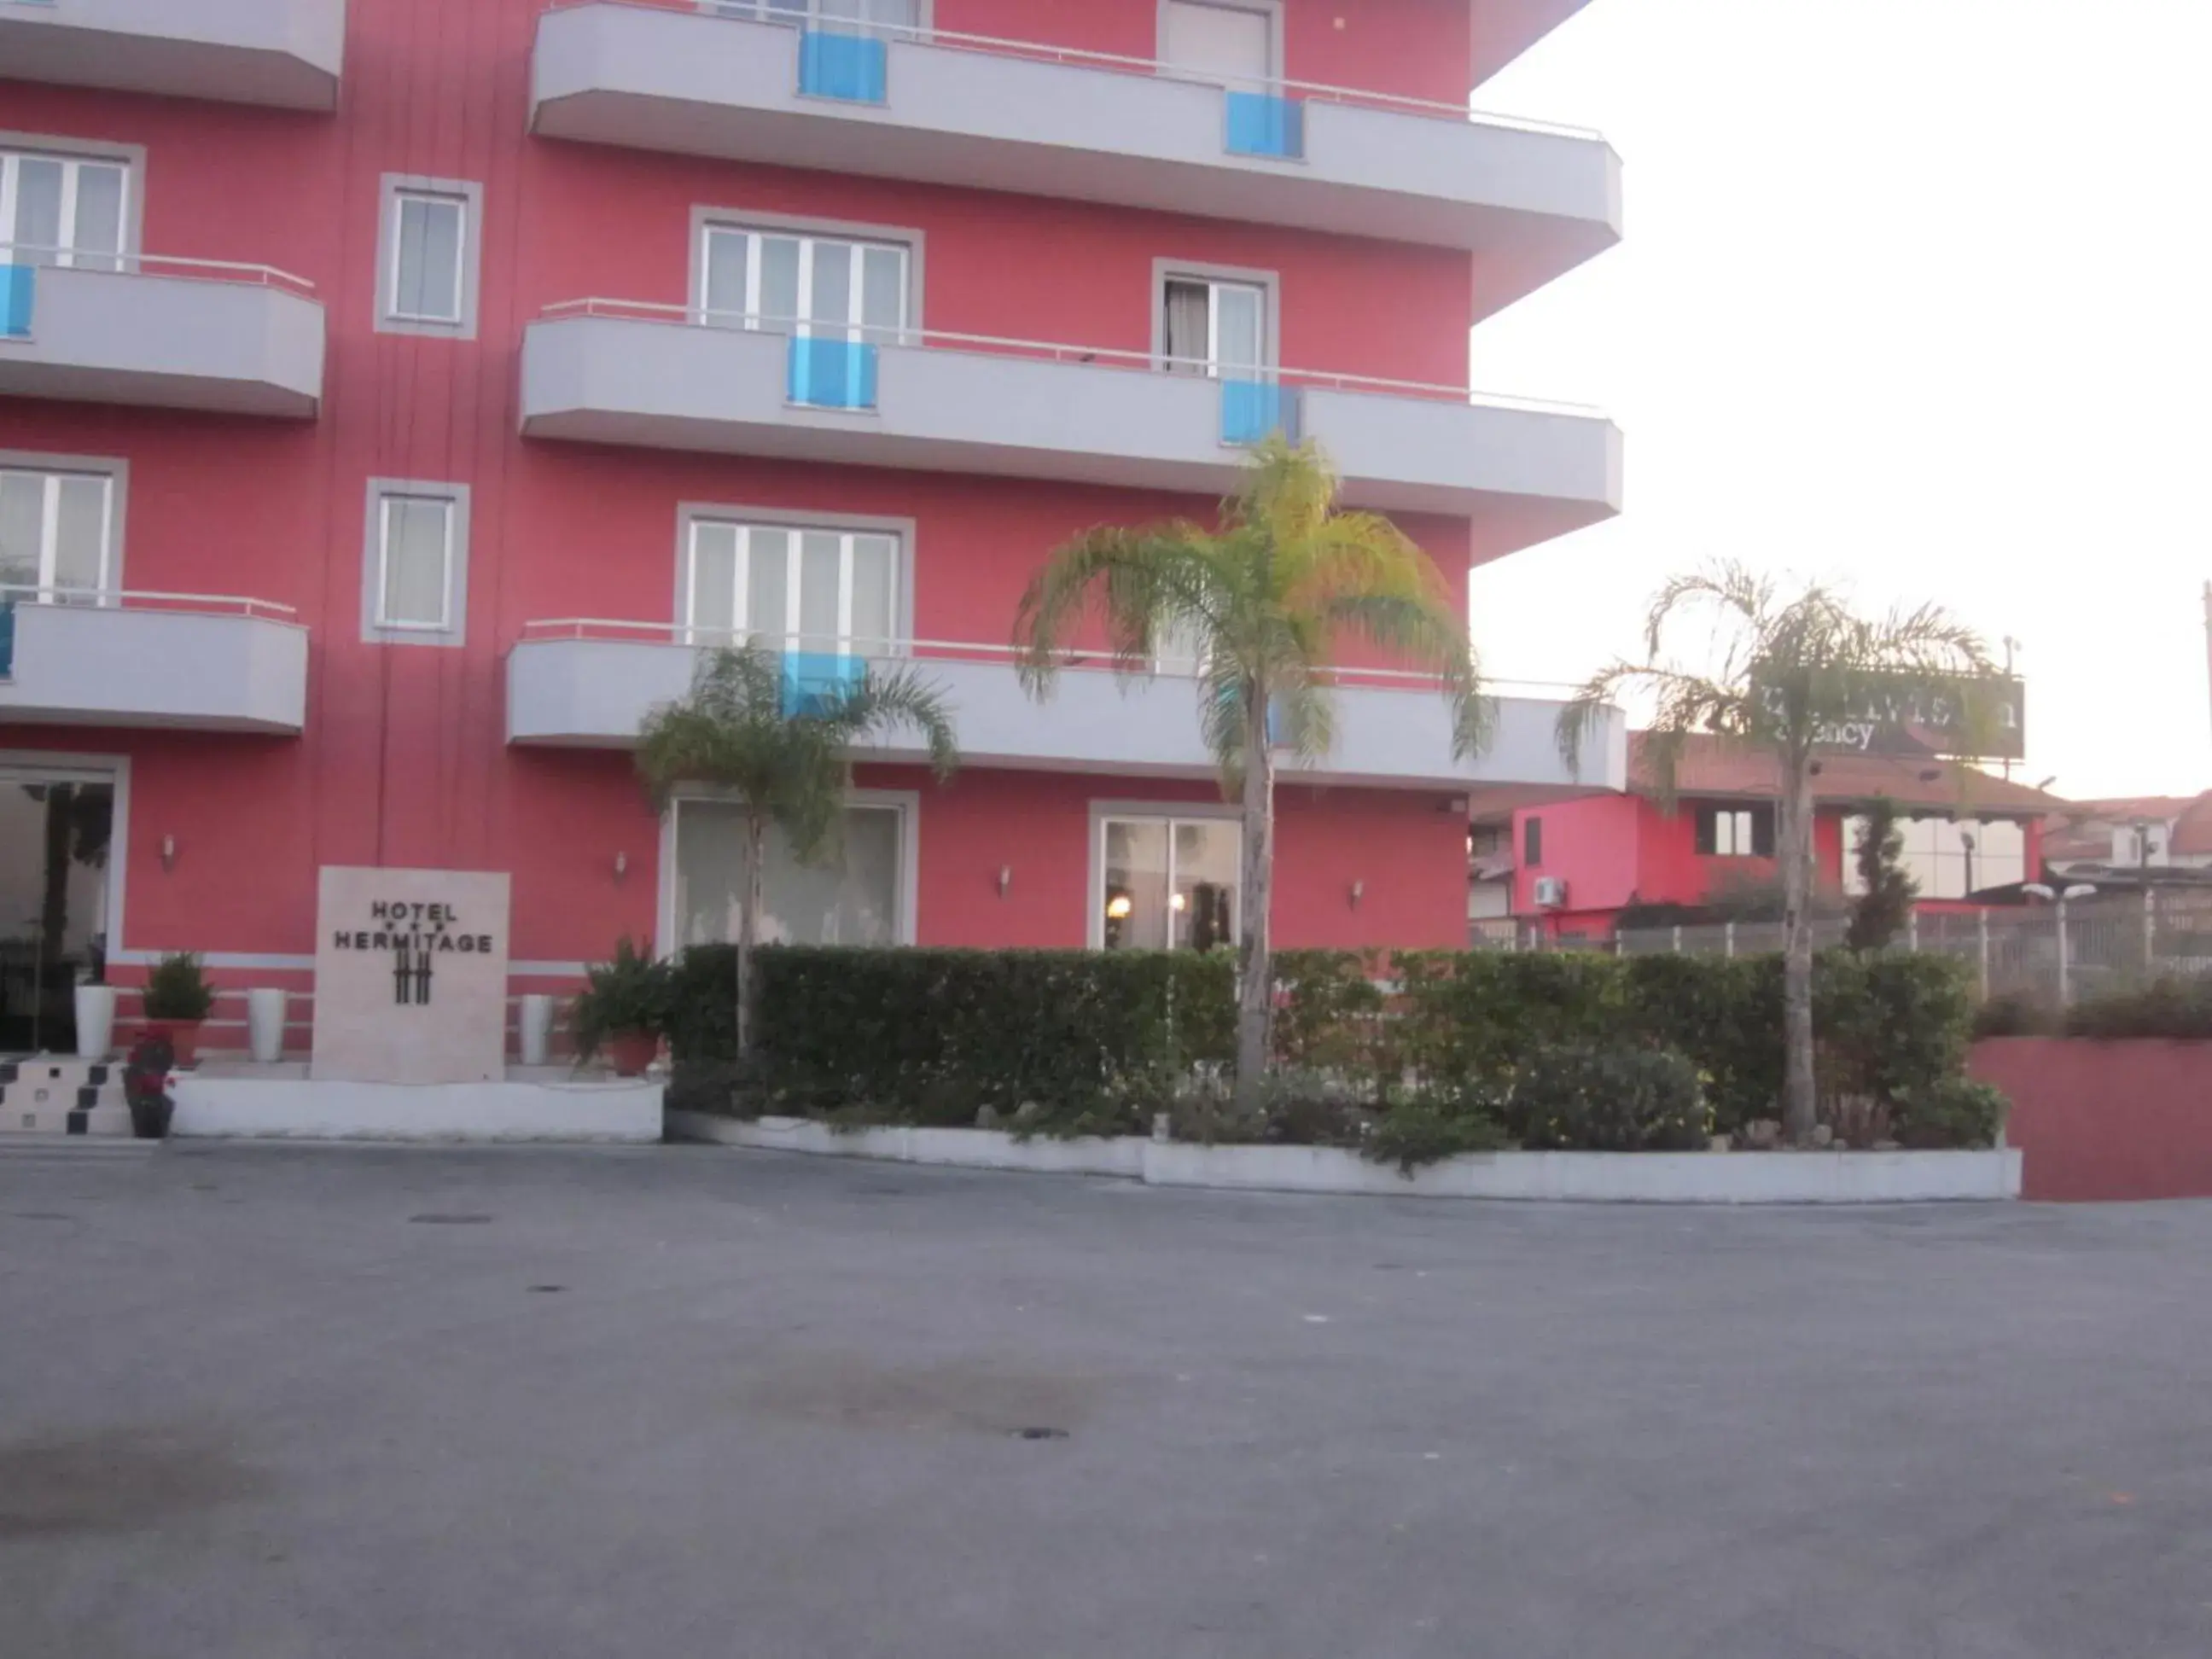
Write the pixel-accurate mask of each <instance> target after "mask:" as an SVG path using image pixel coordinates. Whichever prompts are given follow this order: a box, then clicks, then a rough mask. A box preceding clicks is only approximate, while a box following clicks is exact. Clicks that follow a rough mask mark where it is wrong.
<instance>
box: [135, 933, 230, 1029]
mask: <svg viewBox="0 0 2212 1659" xmlns="http://www.w3.org/2000/svg"><path fill="white" fill-rule="evenodd" d="M214 1006H215V987H214V986H213V985H212V984H210V982H209V981H208V976H207V970H206V969H204V968H203V967H202V966H201V964H200V959H199V958H198V957H196V956H194V955H193V954H192V953H191V951H177V952H175V953H173V955H170V956H166V957H162V958H161V960H160V961H159V962H157V963H155V964H154V966H153V968H152V969H151V970H150V971H149V973H148V974H147V975H146V992H145V1008H146V1018H149V1019H159V1020H169V1021H173V1022H175V1023H176V1024H179V1025H197V1024H199V1022H200V1021H202V1020H204V1019H205V1018H207V1017H208V1014H209V1012H210V1010H212V1009H213V1008H214Z"/></svg>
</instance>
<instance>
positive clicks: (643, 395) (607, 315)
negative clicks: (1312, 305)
mask: <svg viewBox="0 0 2212 1659" xmlns="http://www.w3.org/2000/svg"><path fill="white" fill-rule="evenodd" d="M694 316H695V314H694V313H685V312H684V309H683V308H682V307H666V306H664V307H653V306H637V305H629V304H626V303H623V302H614V301H598V300H593V301H579V302H577V303H576V304H574V305H573V306H564V307H555V308H554V311H553V313H549V314H548V315H547V316H546V317H544V318H543V319H540V320H538V321H537V322H534V323H532V324H531V325H529V327H528V329H527V330H526V331H525V336H524V339H523V348H522V429H523V431H524V432H525V433H526V434H527V435H530V436H532V437H539V438H561V439H571V440H577V441H584V442H589V443H604V444H624V445H634V446H642V447H648V448H655V449H686V450H707V451H714V452H719V453H727V454H742V455H764V456H773V457H776V458H780V459H793V460H815V461H830V462H842V463H845V464H848V465H862V466H887V467H908V468H916V469H921V470H925V471H949V472H971V473H985V474H996V475H1001V476H1006V477H1028V478H1054V479H1064V480H1067V481H1069V482H1073V483H1095V484H1110V485H1119V486H1123V487H1127V488H1133V489H1169V490H1182V491H1188V492H1193V493H1196V494H1200V495H1219V494H1221V493H1222V492H1224V491H1225V490H1226V489H1230V488H1231V487H1232V486H1233V485H1234V483H1235V481H1236V479H1237V473H1238V471H1239V469H1240V468H1241V467H1242V465H1243V462H1244V459H1245V456H1246V453H1247V446H1248V444H1249V441H1251V440H1253V439H1255V438H1257V437H1258V436H1260V435H1262V434H1264V432H1265V431H1266V430H1267V429H1268V428H1270V427H1272V426H1274V425H1276V424H1278V423H1280V424H1282V425H1283V426H1285V428H1290V429H1292V430H1294V431H1295V432H1297V433H1298V434H1301V435H1304V436H1307V437H1311V438H1314V439H1316V440H1318V441H1320V442H1321V444H1322V447H1324V448H1325V449H1326V450H1327V451H1328V453H1329V455H1330V457H1331V458H1332V459H1334V461H1335V463H1336V465H1337V468H1338V471H1339V472H1340V474H1341V476H1342V477H1343V479H1344V499H1345V500H1346V502H1347V503H1349V504H1350V505H1352V506H1355V507H1373V508H1376V509H1378V510H1381V511H1386V512H1390V511H1399V512H1429V513H1449V514H1452V515H1455V516H1462V517H1466V518H1469V519H1472V520H1474V521H1475V543H1476V548H1477V552H1478V556H1480V557H1485V558H1488V557H1495V556H1498V555H1499V554H1503V553H1508V552H1511V551H1514V550H1516V549H1519V548H1522V547H1528V546H1531V545H1534V544H1535V543H1538V542H1541V541H1545V540H1547V539H1549V538H1552V537H1554V536H1560V535H1564V534H1565V533H1566V532H1569V531H1571V530H1577V529H1580V528H1581V527H1583V526H1585V525H1589V524H1592V523H1595V522H1596V521H1597V520H1601V519H1606V518H1610V517H1612V516H1613V514H1614V513H1618V512H1619V511H1620V492H1621V441H1620V430H1619V428H1616V427H1614V426H1613V423H1612V422H1610V421H1608V420H1607V419H1606V418H1605V417H1604V416H1601V415H1599V414H1597V413H1595V411H1593V410H1586V409H1577V408H1573V407H1571V406H1568V405H1565V404H1537V403H1531V402H1523V401H1517V400H1511V399H1504V398H1477V397H1476V396H1474V394H1472V393H1470V392H1467V391H1465V390H1464V389H1461V388H1454V387H1444V386H1412V385H1407V384H1404V383H1401V382H1392V381H1383V380H1362V379H1360V378H1358V377H1357V376H1347V375H1333V374H1307V373H1303V372H1300V371H1296V370H1287V369H1285V370H1279V371H1268V372H1267V374H1266V376H1265V381H1264V383H1260V382H1255V381H1244V380H1216V379H1209V378H1207V376H1206V374H1204V373H1203V372H1202V370H1203V366H1202V365H1183V366H1182V367H1188V368H1197V369H1199V370H1200V371H1201V372H1199V373H1192V374H1164V373H1160V372H1158V370H1159V369H1160V368H1163V367H1165V366H1166V365H1165V364H1164V362H1163V361H1162V360H1159V359H1155V358H1152V357H1149V356H1145V355H1144V354H1142V353H1131V352H1120V351H1111V350H1104V349H1086V348H1084V347H1080V346H1072V345H1049V344H1042V343H1036V342H1028V341H1018V340H991V339H984V338H981V337H975V336H967V335H953V334H944V333H939V332H937V331H928V332H923V331H915V330H908V331H900V332H898V333H896V334H893V335H886V336H885V337H884V341H885V343H880V344H878V343H874V342H868V343H860V344H849V343H844V342H839V341H829V340H818V341H812V342H807V341H799V340H795V339H793V337H789V336H787V335H785V334H781V333H776V332H772V331H769V329H767V328H762V329H758V330H755V329H749V328H745V327H732V326H719V325H718V326H702V325H701V324H700V322H699V321H697V320H694V319H693V318H694ZM708 320H712V321H715V322H717V323H719V322H720V321H723V320H725V319H720V318H714V319H708ZM735 320H744V319H735Z"/></svg>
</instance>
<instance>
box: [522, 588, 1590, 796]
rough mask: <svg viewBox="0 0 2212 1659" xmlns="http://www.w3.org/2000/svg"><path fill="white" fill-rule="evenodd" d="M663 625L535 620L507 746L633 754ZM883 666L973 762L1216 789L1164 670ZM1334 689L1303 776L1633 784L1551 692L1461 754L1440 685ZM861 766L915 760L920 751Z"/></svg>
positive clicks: (667, 653) (661, 663) (1346, 680)
mask: <svg viewBox="0 0 2212 1659" xmlns="http://www.w3.org/2000/svg"><path fill="white" fill-rule="evenodd" d="M681 634H682V630H680V629H675V628H671V627H670V626H669V625H667V624H665V623H613V622H589V621H582V622H557V623H554V622H549V623H534V624H532V626H531V628H530V629H527V630H526V633H525V635H524V637H523V638H522V639H521V640H520V641H519V642H518V643H517V644H516V645H515V646H514V647H513V649H512V650H511V651H510V652H509V653H507V741H508V742H509V743H511V744H527V745H534V746H544V747H551V748H568V749H626V748H629V747H630V746H632V745H633V744H635V742H636V740H637V732H638V727H639V726H640V724H641V722H642V721H643V720H644V719H645V717H646V716H647V714H649V713H651V712H652V710H653V708H655V707H657V706H659V705H660V704H663V703H667V702H674V701H675V700H676V699H678V698H679V697H681V696H683V695H684V692H685V691H686V690H688V689H689V688H690V684H691V677H692V674H693V672H694V671H695V669H696V665H697V663H698V660H699V657H700V651H699V650H698V649H697V648H695V647H691V646H689V645H686V644H684V643H682V642H681ZM888 660H892V661H896V662H901V663H905V662H912V663H915V664H917V665H919V666H920V667H921V669H922V671H924V673H925V674H926V675H927V677H928V678H930V679H932V680H933V681H935V682H936V683H937V684H938V686H939V690H941V691H942V692H943V693H944V695H945V699H946V701H947V702H949V703H950V704H951V708H952V712H953V717H954V724H955V727H956V729H957V734H958V738H959V743H960V752H961V756H962V758H963V762H964V763H967V764H969V765H971V766H986V767H1005V768H1016V769H1026V770H1049V771H1055V772H1101V773H1112V774H1115V775H1123V776H1143V777H1178V778H1210V777H1212V776H1213V775H1214V769H1213V763H1212V758H1211V757H1210V756H1209V755H1208V753H1207V751H1206V744H1205V743H1204V741H1203V740H1202V739H1201V738H1200V735H1199V724H1198V685H1197V683H1196V682H1195V681H1194V680H1192V679H1190V678H1187V677H1181V676H1176V675H1172V674H1163V675H1161V676H1159V677H1158V678H1155V679H1151V680H1138V681H1134V682H1132V683H1129V684H1126V685H1125V684H1123V683H1122V682H1121V680H1120V679H1119V678H1117V677H1116V676H1115V674H1114V673H1113V672H1112V671H1111V670H1110V669H1109V668H1108V667H1107V666H1106V665H1104V664H1103V662H1100V661H1098V660H1096V659H1093V660H1091V661H1089V662H1082V661H1079V662H1078V663H1077V664H1075V665H1072V666H1070V667H1069V668H1067V669H1066V671H1063V672H1062V673H1061V674H1060V676H1059V678H1058V681H1057V684H1056V685H1055V687H1054V694H1053V696H1051V697H1050V698H1048V699H1047V700H1046V701H1044V702H1038V701H1036V699H1034V698H1032V697H1031V696H1030V695H1029V694H1028V693H1027V692H1026V691H1024V690H1023V689H1022V686H1021V684H1020V682H1019V679H1018V677H1017V675H1016V672H1015V668H1014V663H1013V659H1012V652H1011V651H1010V650H1009V648H1008V647H1004V646H997V647H994V646H987V645H959V644H945V643H936V642H931V641H918V642H915V643H913V644H910V645H908V646H905V647H902V651H901V653H900V654H899V655H898V656H897V657H896V658H894V659H888ZM1340 678H1341V683H1340V684H1339V685H1338V687H1337V688H1336V689H1335V690H1334V693H1333V696H1334V698H1335V702H1336V722H1337V732H1336V743H1335V746H1334V750H1332V752H1331V753H1330V754H1329V755H1328V757H1326V758H1325V759H1323V760H1322V761H1321V762H1319V763H1316V764H1315V765H1313V766H1311V767H1302V768H1299V769H1297V773H1296V775H1297V776H1298V777H1302V778H1308V779H1311V780H1314V781H1326V782H1333V783H1343V784H1359V785H1364V786H1369V787H1385V788H1441V789H1455V788H1458V789H1464V788H1469V787H1475V786H1478V785H1504V784H1525V785H1535V786H1541V787H1559V788H1571V787H1584V788H1591V789H1597V788H1611V789H1620V788H1622V787H1625V786H1626V776H1627V765H1628V762H1627V732H1626V720H1625V719H1624V718H1623V717H1622V716H1621V715H1620V714H1619V713H1618V712H1617V711H1616V712H1614V713H1613V714H1610V715H1609V716H1608V718H1607V721H1606V722H1605V724H1604V725H1603V726H1602V727H1601V730H1600V731H1599V732H1598V733H1597V734H1596V735H1595V737H1594V738H1593V739H1592V741H1591V742H1590V743H1589V744H1588V745H1587V747H1586V749H1585V759H1584V762H1583V767H1582V769H1581V772H1580V775H1574V774H1571V773H1570V772H1569V770H1568V769H1567V767H1566V764H1565V762H1564V761H1563V760H1561V758H1560V757H1559V745H1558V740H1557V737H1556V721H1557V720H1558V717H1559V709H1560V708H1561V706H1562V705H1561V703H1560V702H1559V700H1558V698H1557V697H1556V696H1541V695H1540V696H1520V695H1501V694H1503V693H1506V692H1509V691H1511V690H1514V688H1509V687H1502V686H1501V687H1497V688H1493V695H1492V702H1493V705H1494V708H1495V712H1496V721H1495V727H1494V732H1493V735H1492V740H1491V742H1490V744H1489V746H1488V747H1487V748H1486V750H1484V751H1483V752H1482V753H1481V754H1480V755H1477V756H1474V757H1471V758H1469V759H1466V760H1455V759H1454V758H1453V757H1452V743H1451V714H1450V709H1449V705H1448V704H1447V703H1446V702H1445V700H1444V698H1443V695H1442V694H1441V691H1440V690H1439V689H1438V687H1437V683H1436V682H1435V681H1433V680H1431V679H1429V678H1425V677H1424V676H1419V675H1414V674H1407V673H1392V672H1389V671H1379V670H1346V671H1344V672H1343V674H1342V676H1341V677H1340ZM862 758H866V759H871V760H887V761H920V760H923V759H926V758H927V756H926V755H925V754H924V753H923V751H922V750H921V749H920V748H919V747H910V748H894V749H888V750H873V751H871V752H870V753H868V754H867V755H866V756H864V757H862Z"/></svg>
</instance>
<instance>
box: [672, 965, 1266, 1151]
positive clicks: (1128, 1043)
mask: <svg viewBox="0 0 2212 1659" xmlns="http://www.w3.org/2000/svg"><path fill="white" fill-rule="evenodd" d="M1233 974H1234V964H1233V963H1231V960H1230V958H1229V957H1227V956H1225V955H1208V956H1199V955H1194V954H1193V953H1190V952H1187V951H1186V952H1169V951H1127V952H1123V951H1113V952H1104V953H1099V952H1091V951H921V950H849V949H838V948H830V947H817V946H807V945H775V946H770V947H769V948H768V949H765V950H763V951H762V952H761V953H760V957H759V1004H758V1014H759V1023H758V1032H759V1048H760V1054H759V1075H758V1078H757V1081H756V1083H755V1085H754V1087H755V1089H756V1091H757V1099H756V1101H755V1102H753V1103H752V1104H754V1105H755V1106H757V1108H759V1109H770V1110H796V1111H799V1112H811V1111H821V1110H829V1109H838V1108H843V1107H860V1108H866V1109H869V1110H871V1111H872V1112H874V1113H875V1114H877V1115H879V1116H880V1117H881V1118H882V1119H884V1121H899V1122H907V1123H916V1124H927V1125H940V1126H960V1125H966V1124H971V1123H973V1122H974V1121H975V1116H976V1114H977V1112H978V1111H979V1110H981V1109H982V1108H984V1107H989V1108H991V1109H993V1110H994V1111H995V1112H997V1113H998V1114H999V1115H1000V1116H1001V1117H1002V1118H1007V1119H1012V1117H1013V1116H1014V1115H1015V1114H1016V1113H1018V1112H1019V1111H1020V1110H1021V1109H1022V1108H1023V1107H1024V1105H1025V1104H1030V1103H1034V1108H1035V1109H1033V1110H1032V1111H1031V1112H1030V1116H1029V1118H1028V1119H1027V1120H1026V1122H1027V1123H1028V1124H1030V1125H1034V1126H1036V1127H1039V1128H1041V1129H1043V1130H1044V1131H1046V1132H1050V1130H1051V1127H1052V1123H1053V1121H1056V1120H1066V1119H1085V1118H1091V1117H1093V1116H1095V1115H1097V1114H1099V1113H1102V1112H1104V1113H1108V1114H1110V1115H1112V1117H1113V1118H1114V1119H1115V1121H1126V1122H1127V1123H1129V1124H1130V1125H1131V1127H1138V1126H1139V1125H1140V1124H1141V1122H1142V1121H1143V1119H1145V1118H1146V1116H1148V1115H1149V1113H1150V1111H1151V1110H1152V1109H1159V1108H1164V1106H1165V1105H1166V1104H1167V1103H1168V1100H1169V1098H1170V1096H1171V1094H1172V1080H1173V1079H1175V1078H1176V1077H1179V1076H1181V1075H1182V1074H1183V1073H1186V1072H1188V1068H1189V1067H1190V1066H1191V1065H1193V1064H1194V1063H1195V1062H1198V1061H1202V1060H1226V1059H1227V1057H1228V1056H1229V1054H1230V1053H1231V1050H1232V1048H1233V1044H1234V1021H1235V1009H1234V998H1233V995H1232V984H1231V981H1232V978H1233ZM675 987H676V988H675V1011H674V1017H673V1019H672V1021H671V1040H672V1044H673V1048H674V1051H675V1055H676V1059H677V1061H678V1065H679V1066H687V1067H688V1066H698V1065H702V1064H713V1063H714V1062H716V1061H726V1060H728V1058H729V1056H730V1054H731V1053H732V1049H733V1048H734V1047H735V1043H736V1029H735V1026H736V1020H735V1015H734V1012H733V1008H734V1002H735V998H736V987H737V963H736V952H735V951H732V950H731V949H729V948H727V947H726V946H707V947H702V948H699V949H696V950H692V951H687V952H686V953H685V954H684V958H683V960H682V962H681V963H679V965H678V969H677V971H676V981H675ZM1040 1115H1042V1118H1043V1120H1044V1121H1042V1122H1040V1121H1039V1120H1040Z"/></svg>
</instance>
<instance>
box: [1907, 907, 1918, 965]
mask: <svg viewBox="0 0 2212 1659" xmlns="http://www.w3.org/2000/svg"><path fill="white" fill-rule="evenodd" d="M1905 949H1906V950H1907V951H1911V953H1912V954H1913V955H1914V956H1916V957H1917V956H1918V955H1919V954H1920V912H1919V911H1917V910H1907V911H1906V912H1905Z"/></svg>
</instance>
